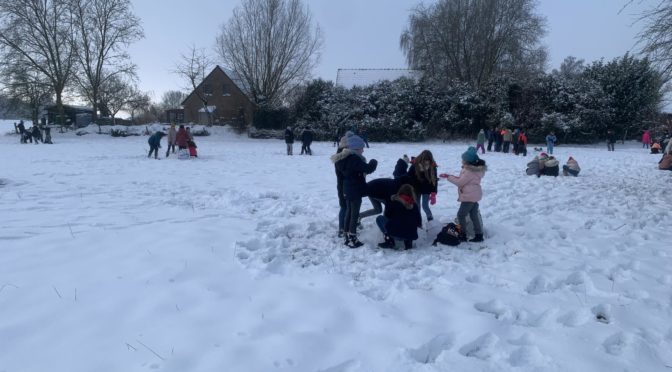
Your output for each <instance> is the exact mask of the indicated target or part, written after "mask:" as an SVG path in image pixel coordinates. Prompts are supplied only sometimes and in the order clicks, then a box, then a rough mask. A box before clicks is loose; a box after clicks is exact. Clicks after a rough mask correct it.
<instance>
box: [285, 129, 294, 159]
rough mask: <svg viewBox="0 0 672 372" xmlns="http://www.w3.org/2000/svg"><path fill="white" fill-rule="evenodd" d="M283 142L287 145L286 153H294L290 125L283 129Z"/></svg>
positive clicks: (292, 133)
mask: <svg viewBox="0 0 672 372" xmlns="http://www.w3.org/2000/svg"><path fill="white" fill-rule="evenodd" d="M285 144H286V145H287V155H294V131H293V130H292V128H291V127H287V129H285Z"/></svg>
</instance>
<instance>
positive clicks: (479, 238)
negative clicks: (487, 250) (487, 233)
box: [469, 234, 483, 243]
mask: <svg viewBox="0 0 672 372" xmlns="http://www.w3.org/2000/svg"><path fill="white" fill-rule="evenodd" d="M469 241H470V242H472V243H479V242H482V241H483V234H476V236H474V238H473V239H470V240H469Z"/></svg>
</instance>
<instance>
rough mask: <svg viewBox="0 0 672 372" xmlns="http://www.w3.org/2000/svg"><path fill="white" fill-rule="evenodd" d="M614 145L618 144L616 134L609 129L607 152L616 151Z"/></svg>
mask: <svg viewBox="0 0 672 372" xmlns="http://www.w3.org/2000/svg"><path fill="white" fill-rule="evenodd" d="M614 143H616V134H615V133H614V131H613V130H611V129H609V130H608V131H607V151H614Z"/></svg>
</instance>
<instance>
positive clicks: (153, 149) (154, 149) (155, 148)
mask: <svg viewBox="0 0 672 372" xmlns="http://www.w3.org/2000/svg"><path fill="white" fill-rule="evenodd" d="M152 152H154V159H156V158H158V157H159V146H152V145H149V155H147V157H148V158H151V157H152Z"/></svg>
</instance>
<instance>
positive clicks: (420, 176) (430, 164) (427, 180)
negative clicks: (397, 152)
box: [408, 150, 438, 222]
mask: <svg viewBox="0 0 672 372" xmlns="http://www.w3.org/2000/svg"><path fill="white" fill-rule="evenodd" d="M436 168H437V165H436V162H435V161H434V155H432V152H431V151H429V150H424V151H422V152H421V153H420V155H418V156H416V157H415V160H414V161H413V164H412V165H411V167H410V168H408V177H409V178H410V179H409V181H408V183H410V184H411V186H413V188H414V189H415V193H416V195H420V200H421V202H422V210H423V211H425V216H427V222H430V221H432V220H433V219H434V216H433V215H432V210H431V209H430V208H429V205H430V204H431V205H434V204H436V192H437V184H438V178H437V176H436Z"/></svg>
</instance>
